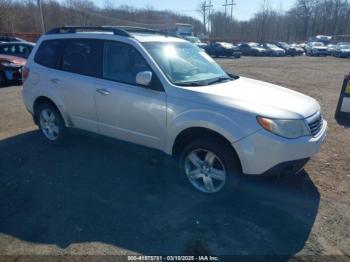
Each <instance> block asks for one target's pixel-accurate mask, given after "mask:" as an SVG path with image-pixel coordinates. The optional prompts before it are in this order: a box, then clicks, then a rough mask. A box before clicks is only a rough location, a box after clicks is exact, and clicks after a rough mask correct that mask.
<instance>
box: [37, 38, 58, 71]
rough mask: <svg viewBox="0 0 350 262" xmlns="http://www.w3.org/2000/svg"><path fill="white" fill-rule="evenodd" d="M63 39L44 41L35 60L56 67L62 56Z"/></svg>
mask: <svg viewBox="0 0 350 262" xmlns="http://www.w3.org/2000/svg"><path fill="white" fill-rule="evenodd" d="M63 44H64V41H63V40H47V41H43V42H42V43H41V45H40V47H39V49H38V51H37V52H36V54H35V57H34V61H35V62H36V63H38V64H40V65H43V66H47V67H50V68H55V67H56V65H57V62H58V59H59V57H60V53H61V49H62V46H63Z"/></svg>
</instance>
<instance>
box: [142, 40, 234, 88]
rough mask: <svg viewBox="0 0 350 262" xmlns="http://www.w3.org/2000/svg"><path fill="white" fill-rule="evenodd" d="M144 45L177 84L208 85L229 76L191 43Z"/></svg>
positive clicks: (168, 76)
mask: <svg viewBox="0 0 350 262" xmlns="http://www.w3.org/2000/svg"><path fill="white" fill-rule="evenodd" d="M143 45H144V47H145V48H146V49H147V51H148V52H149V53H150V55H151V56H152V57H153V59H154V60H155V61H156V63H157V64H158V65H159V67H160V68H161V69H162V71H163V72H164V74H165V75H166V76H167V78H168V79H169V80H170V81H171V82H172V83H173V84H176V85H186V84H197V85H207V84H208V83H210V82H211V81H213V80H215V79H219V78H229V76H228V75H227V74H226V73H225V71H224V70H223V69H222V68H221V67H220V66H219V65H218V64H217V63H216V62H215V61H214V60H213V59H212V58H211V57H210V56H209V55H207V54H206V52H205V51H204V50H203V49H200V48H198V47H197V46H195V45H193V44H190V43H182V42H181V43H171V42H169V43H158V42H149V43H144V44H143Z"/></svg>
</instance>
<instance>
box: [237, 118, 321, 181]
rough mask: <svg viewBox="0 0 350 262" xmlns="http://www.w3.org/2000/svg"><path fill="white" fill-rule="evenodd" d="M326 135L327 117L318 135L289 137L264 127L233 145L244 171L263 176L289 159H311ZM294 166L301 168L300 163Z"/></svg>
mask: <svg viewBox="0 0 350 262" xmlns="http://www.w3.org/2000/svg"><path fill="white" fill-rule="evenodd" d="M326 135H327V122H326V121H325V120H323V123H322V128H321V130H320V131H319V133H318V134H317V135H316V136H315V137H311V136H306V137H300V138H297V139H287V138H283V137H279V136H277V135H274V134H272V133H269V132H267V131H266V130H264V129H262V130H259V131H257V132H256V133H254V134H252V135H250V136H248V137H246V138H243V139H241V140H239V141H237V142H235V143H233V144H232V146H233V147H234V148H235V150H236V152H237V154H238V156H239V158H240V161H241V165H242V171H243V173H244V174H248V175H261V174H264V173H266V172H267V173H269V172H271V170H272V171H274V170H273V168H275V167H276V166H278V165H280V166H282V167H283V166H284V165H283V164H284V163H286V162H290V161H296V160H303V159H309V158H311V157H312V156H314V155H315V154H316V153H317V152H318V151H319V149H320V147H321V145H322V143H323V141H324V139H325V137H326ZM305 163H306V162H305ZM305 163H304V164H305ZM287 166H288V165H287ZM293 166H295V168H294V167H293V169H294V171H296V172H297V171H299V170H296V169H297V167H298V166H297V165H295V164H294V165H293ZM275 169H276V168H275ZM277 169H280V168H277ZM289 169H290V168H289ZM292 171H293V170H292Z"/></svg>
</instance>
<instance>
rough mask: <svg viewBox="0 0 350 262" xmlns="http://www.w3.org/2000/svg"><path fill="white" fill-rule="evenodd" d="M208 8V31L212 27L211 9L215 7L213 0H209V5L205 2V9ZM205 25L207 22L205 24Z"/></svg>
mask: <svg viewBox="0 0 350 262" xmlns="http://www.w3.org/2000/svg"><path fill="white" fill-rule="evenodd" d="M207 8H208V22H207V23H208V32H209V31H210V29H211V26H210V14H211V9H212V8H213V5H212V3H211V0H209V3H208V5H207V4H206V2H205V9H207ZM204 25H205V24H204Z"/></svg>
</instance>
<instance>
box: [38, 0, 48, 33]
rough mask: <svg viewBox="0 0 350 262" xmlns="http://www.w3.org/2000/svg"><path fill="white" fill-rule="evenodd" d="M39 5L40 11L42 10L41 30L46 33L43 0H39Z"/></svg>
mask: <svg viewBox="0 0 350 262" xmlns="http://www.w3.org/2000/svg"><path fill="white" fill-rule="evenodd" d="M38 6H39V12H40V19H41V31H42V33H45V31H46V30H45V23H44V14H43V8H42V5H41V0H38Z"/></svg>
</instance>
